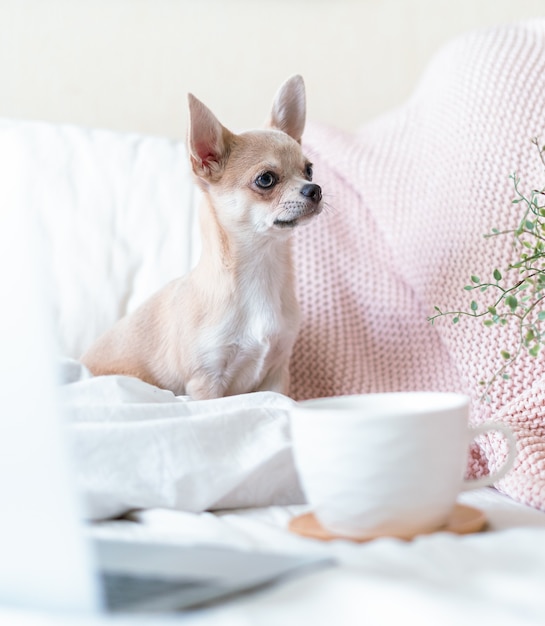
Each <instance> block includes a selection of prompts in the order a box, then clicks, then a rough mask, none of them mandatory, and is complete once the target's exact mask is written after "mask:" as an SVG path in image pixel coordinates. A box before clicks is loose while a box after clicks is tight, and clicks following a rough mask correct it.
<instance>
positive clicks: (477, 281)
mask: <svg viewBox="0 0 545 626" xmlns="http://www.w3.org/2000/svg"><path fill="white" fill-rule="evenodd" d="M471 282H472V283H475V284H477V285H478V284H479V283H480V282H481V279H480V278H479V277H478V276H472V277H471Z"/></svg>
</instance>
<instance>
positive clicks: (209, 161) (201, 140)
mask: <svg viewBox="0 0 545 626" xmlns="http://www.w3.org/2000/svg"><path fill="white" fill-rule="evenodd" d="M188 101H189V127H188V133H187V149H188V151H189V157H190V160H191V167H192V168H193V172H194V173H195V174H196V175H197V176H199V177H200V178H214V177H215V176H217V175H219V174H221V172H222V170H223V168H224V166H225V162H226V160H227V156H228V152H229V137H230V136H231V133H230V131H228V130H227V129H226V128H225V127H224V126H222V124H220V122H219V121H218V119H217V118H216V116H215V115H214V114H213V113H212V111H211V110H210V109H209V108H208V107H207V106H205V105H204V104H203V103H202V102H201V101H200V100H199V99H198V98H195V96H194V95H193V94H191V93H190V94H188Z"/></svg>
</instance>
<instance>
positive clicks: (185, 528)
mask: <svg viewBox="0 0 545 626" xmlns="http://www.w3.org/2000/svg"><path fill="white" fill-rule="evenodd" d="M460 501H461V502H464V503H466V504H470V505H472V506H476V507H478V508H480V509H481V510H483V511H485V512H486V515H487V518H488V520H489V524H488V527H487V530H485V531H484V532H480V533H476V534H472V535H466V536H458V535H454V534H450V533H436V534H434V535H429V536H423V537H419V538H417V539H415V540H413V541H412V542H404V541H399V540H394V539H381V540H377V541H373V542H369V543H366V544H356V543H352V542H349V541H333V542H328V543H323V542H320V541H315V540H311V539H306V538H302V537H299V536H296V535H294V534H292V533H290V532H289V530H288V529H287V524H288V522H289V520H290V519H291V517H292V516H294V515H298V514H300V513H303V512H305V511H306V510H308V507H307V506H306V505H299V506H287V507H286V506H273V507H263V508H249V509H238V510H231V511H219V512H215V513H209V512H205V513H199V514H195V513H186V512H179V511H170V510H164V509H154V510H148V511H143V512H139V513H133V514H131V516H130V520H116V521H107V522H100V523H96V524H93V525H92V526H90V529H89V532H90V534H91V535H93V536H101V537H105V536H107V537H112V536H113V537H117V538H126V539H127V540H128V539H130V540H136V541H138V540H152V541H158V542H172V543H195V542H203V543H209V542H214V543H219V544H224V545H234V546H238V547H240V548H244V549H252V550H253V549H257V550H271V549H272V550H278V551H286V552H306V551H311V552H314V551H319V552H325V553H327V554H329V555H333V556H334V557H335V558H336V559H337V560H338V565H337V566H335V567H332V568H328V569H324V570H321V571H317V572H313V573H310V574H305V575H302V576H296V577H295V578H292V579H289V580H284V581H282V582H280V583H278V584H276V585H273V586H271V587H268V588H266V589H264V590H261V591H259V592H254V593H251V594H246V595H243V596H239V597H237V598H235V599H233V600H230V601H228V602H226V603H223V604H221V605H219V606H218V607H214V608H213V609H211V610H207V611H206V612H203V613H201V614H200V615H199V616H200V617H201V618H202V620H203V623H206V624H208V623H210V624H219V623H224V620H228V621H226V622H225V623H231V620H233V623H248V624H260V625H261V624H262V625H271V626H273V625H274V626H277V625H279V624H313V625H322V624H323V625H324V626H325V625H328V626H330V625H332V624H340V625H343V626H344V625H352V624H354V625H356V624H358V625H363V624H372V625H382V624H384V625H386V624H387V625H388V626H391V625H393V624H400V625H401V624H423V625H427V624H441V626H445V625H447V626H448V625H450V624H452V625H453V626H454V625H456V626H460V624H484V625H487V624H491V625H492V624H494V625H506V626H507V625H509V626H524V625H526V624H528V625H529V624H532V625H537V624H544V623H545V594H544V590H545V514H543V513H541V512H539V511H536V510H535V509H531V508H529V507H526V506H524V505H520V504H517V503H515V502H513V501H512V500H510V499H509V498H507V497H506V496H503V495H501V494H500V493H498V492H497V491H495V490H494V489H490V488H487V489H481V490H477V491H474V492H468V493H464V494H462V496H461V497H460Z"/></svg>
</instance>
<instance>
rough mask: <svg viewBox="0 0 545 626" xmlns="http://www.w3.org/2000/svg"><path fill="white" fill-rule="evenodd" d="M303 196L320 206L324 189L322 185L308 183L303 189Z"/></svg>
mask: <svg viewBox="0 0 545 626" xmlns="http://www.w3.org/2000/svg"><path fill="white" fill-rule="evenodd" d="M301 194H302V195H303V196H305V198H308V199H309V200H312V202H315V203H316V204H318V202H320V200H321V199H322V188H321V187H320V185H315V184H314V183H308V184H307V185H303V187H302V188H301Z"/></svg>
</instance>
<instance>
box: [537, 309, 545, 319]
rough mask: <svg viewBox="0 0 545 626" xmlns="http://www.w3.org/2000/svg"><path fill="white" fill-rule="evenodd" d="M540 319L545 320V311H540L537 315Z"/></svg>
mask: <svg viewBox="0 0 545 626" xmlns="http://www.w3.org/2000/svg"><path fill="white" fill-rule="evenodd" d="M537 319H538V320H545V311H540V312H539V313H538V315H537Z"/></svg>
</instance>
